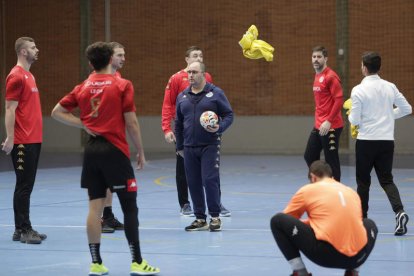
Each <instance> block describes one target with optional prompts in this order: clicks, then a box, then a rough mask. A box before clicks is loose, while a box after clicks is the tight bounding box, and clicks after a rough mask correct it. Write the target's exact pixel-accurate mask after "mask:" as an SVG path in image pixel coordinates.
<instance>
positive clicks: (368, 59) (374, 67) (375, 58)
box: [362, 52, 381, 74]
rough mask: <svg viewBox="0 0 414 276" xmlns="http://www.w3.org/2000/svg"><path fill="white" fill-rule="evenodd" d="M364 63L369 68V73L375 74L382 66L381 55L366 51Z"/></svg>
mask: <svg viewBox="0 0 414 276" xmlns="http://www.w3.org/2000/svg"><path fill="white" fill-rule="evenodd" d="M362 64H363V65H364V66H365V67H366V68H367V70H368V73H370V74H375V73H377V72H378V71H379V70H380V68H381V56H380V55H379V54H378V53H376V52H365V53H364V54H363V55H362Z"/></svg>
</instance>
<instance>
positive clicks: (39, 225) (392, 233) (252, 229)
mask: <svg viewBox="0 0 414 276" xmlns="http://www.w3.org/2000/svg"><path fill="white" fill-rule="evenodd" d="M32 226H33V227H35V228H38V227H39V228H40V227H41V228H86V226H84V225H47V224H45V225H41V224H37V225H32ZM0 227H14V224H0ZM183 229H184V228H182V227H175V228H172V227H168V228H167V227H141V226H140V227H139V230H175V231H177V230H178V231H184V230H183ZM222 231H224V232H227V231H235V232H237V231H240V232H243V231H246V232H248V231H250V232H270V229H257V228H256V229H255V228H224V229H223V230H222ZM378 235H392V236H394V232H378ZM407 236H414V233H413V234H411V233H408V234H405V235H403V236H395V237H396V238H404V237H407Z"/></svg>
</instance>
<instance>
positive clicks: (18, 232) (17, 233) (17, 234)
mask: <svg viewBox="0 0 414 276" xmlns="http://www.w3.org/2000/svg"><path fill="white" fill-rule="evenodd" d="M21 235H22V230H21V229H16V230H14V233H13V237H12V240H13V241H20V237H21Z"/></svg>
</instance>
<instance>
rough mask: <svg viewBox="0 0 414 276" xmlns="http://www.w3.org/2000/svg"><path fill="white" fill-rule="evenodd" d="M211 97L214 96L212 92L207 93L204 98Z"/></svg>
mask: <svg viewBox="0 0 414 276" xmlns="http://www.w3.org/2000/svg"><path fill="white" fill-rule="evenodd" d="M213 95H214V94H213V92H208V93H207V94H206V97H207V98H211V97H213Z"/></svg>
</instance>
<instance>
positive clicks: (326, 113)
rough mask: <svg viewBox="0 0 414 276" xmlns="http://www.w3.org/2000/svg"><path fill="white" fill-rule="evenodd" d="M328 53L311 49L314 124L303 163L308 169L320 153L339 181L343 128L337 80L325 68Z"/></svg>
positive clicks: (341, 99)
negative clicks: (339, 149) (313, 74)
mask: <svg viewBox="0 0 414 276" xmlns="http://www.w3.org/2000/svg"><path fill="white" fill-rule="evenodd" d="M327 61H328V51H327V50H326V49H325V47H323V46H316V47H314V48H313V50H312V64H313V68H314V69H315V73H316V74H315V79H314V82H313V95H314V97H315V105H316V108H315V124H314V127H313V129H312V131H311V133H310V136H309V139H308V143H307V146H306V150H305V155H304V157H305V160H306V163H307V164H308V167H309V166H310V165H311V164H312V163H313V161H315V160H319V159H320V155H321V151H322V150H323V153H324V155H325V160H326V162H328V164H329V165H330V166H331V168H332V172H333V176H334V178H335V180H337V181H340V180H341V167H340V163H339V155H338V148H339V137H340V136H341V132H342V128H343V120H342V114H341V108H342V104H343V94H342V87H341V80H340V79H339V77H338V75H337V74H336V73H335V72H334V71H333V70H332V69H331V68H329V67H328V66H327V65H326V63H327Z"/></svg>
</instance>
